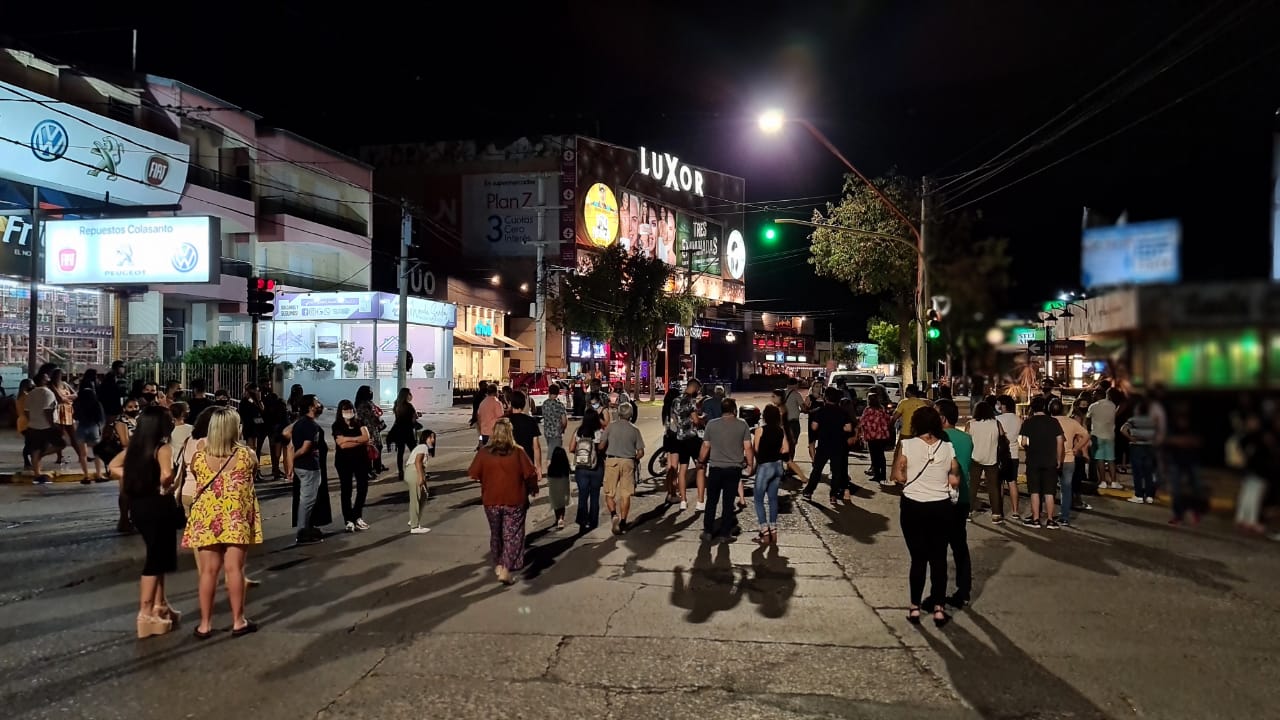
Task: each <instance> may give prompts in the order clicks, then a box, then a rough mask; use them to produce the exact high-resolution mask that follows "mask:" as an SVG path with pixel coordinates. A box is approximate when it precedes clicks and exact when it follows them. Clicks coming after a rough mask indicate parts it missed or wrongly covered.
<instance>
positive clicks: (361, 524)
mask: <svg viewBox="0 0 1280 720" xmlns="http://www.w3.org/2000/svg"><path fill="white" fill-rule="evenodd" d="M356 529H357V530H368V529H369V523H367V522H365V521H364V518H356Z"/></svg>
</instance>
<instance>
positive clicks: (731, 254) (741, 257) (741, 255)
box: [724, 230, 747, 280]
mask: <svg viewBox="0 0 1280 720" xmlns="http://www.w3.org/2000/svg"><path fill="white" fill-rule="evenodd" d="M724 262H725V265H726V266H728V270H729V277H731V278H733V279H734V280H741V279H742V275H743V274H744V273H745V272H746V271H747V243H746V242H745V241H744V240H743V239H742V233H740V232H738V231H737V230H732V231H730V232H729V240H728V242H726V243H725V246H724Z"/></svg>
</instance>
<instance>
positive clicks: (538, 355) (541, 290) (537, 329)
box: [533, 173, 547, 372]
mask: <svg viewBox="0 0 1280 720" xmlns="http://www.w3.org/2000/svg"><path fill="white" fill-rule="evenodd" d="M537 238H538V239H537V242H536V243H535V244H536V245H537V248H538V259H537V267H536V268H535V269H534V273H535V274H536V275H535V283H536V285H535V289H534V300H533V322H534V330H533V370H534V372H542V371H544V370H546V367H547V271H546V259H545V253H546V249H547V176H546V175H545V174H543V173H538V235H537Z"/></svg>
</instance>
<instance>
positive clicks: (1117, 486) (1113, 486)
mask: <svg viewBox="0 0 1280 720" xmlns="http://www.w3.org/2000/svg"><path fill="white" fill-rule="evenodd" d="M1111 489H1112V490H1123V489H1124V486H1123V485H1121V484H1120V483H1118V482H1113V483H1111Z"/></svg>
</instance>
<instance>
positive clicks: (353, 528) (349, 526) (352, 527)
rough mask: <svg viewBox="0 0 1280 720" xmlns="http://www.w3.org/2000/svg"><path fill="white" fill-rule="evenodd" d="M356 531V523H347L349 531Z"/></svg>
mask: <svg viewBox="0 0 1280 720" xmlns="http://www.w3.org/2000/svg"><path fill="white" fill-rule="evenodd" d="M355 531H356V524H355V523H353V522H349V523H347V532H355Z"/></svg>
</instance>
